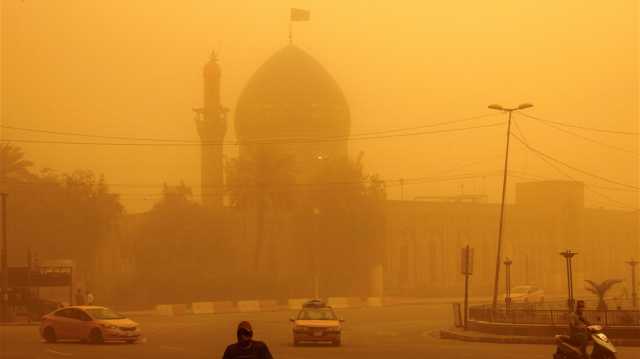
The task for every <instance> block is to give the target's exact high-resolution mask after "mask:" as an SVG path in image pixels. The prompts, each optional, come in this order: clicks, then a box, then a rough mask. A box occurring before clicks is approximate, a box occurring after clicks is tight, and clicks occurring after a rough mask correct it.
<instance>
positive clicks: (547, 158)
mask: <svg viewBox="0 0 640 359" xmlns="http://www.w3.org/2000/svg"><path fill="white" fill-rule="evenodd" d="M512 136H514V138H515V139H517V140H518V141H519V142H520V143H521V144H523V145H524V146H525V147H526V148H528V149H529V150H530V151H532V152H533V153H534V154H536V155H537V156H538V157H539V158H540V159H541V160H543V161H544V162H545V163H546V164H548V165H549V166H550V167H552V168H553V169H555V170H556V171H557V172H558V173H560V174H562V175H563V176H565V177H567V178H569V179H570V180H572V181H574V182H581V183H582V184H583V185H584V187H585V189H587V190H588V191H589V192H591V193H593V194H596V195H598V196H600V197H602V198H605V199H607V200H609V201H610V202H613V203H617V204H618V205H619V206H620V207H621V208H625V209H631V210H637V208H635V207H632V206H629V205H628V204H626V203H624V202H621V201H618V200H616V199H613V198H611V197H609V196H607V195H605V194H603V193H601V192H599V191H596V190H594V189H592V188H590V187H591V185H588V184H586V183H584V182H582V181H578V180H577V179H575V178H574V177H573V176H571V175H570V174H568V173H566V172H565V171H563V170H562V169H560V168H559V167H558V166H557V165H555V164H553V163H551V162H550V159H553V158H552V157H550V156H548V155H545V154H543V153H542V152H540V151H537V150H534V149H533V148H532V147H531V146H530V145H529V144H528V143H527V142H526V141H523V140H522V139H520V138H518V137H517V136H516V135H513V134H512ZM556 161H559V160H556ZM560 163H562V162H560ZM565 166H566V164H565ZM570 168H571V167H570ZM572 169H573V168H572Z"/></svg>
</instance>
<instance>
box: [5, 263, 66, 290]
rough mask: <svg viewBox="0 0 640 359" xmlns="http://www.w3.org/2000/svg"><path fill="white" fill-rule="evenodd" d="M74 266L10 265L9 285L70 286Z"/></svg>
mask: <svg viewBox="0 0 640 359" xmlns="http://www.w3.org/2000/svg"><path fill="white" fill-rule="evenodd" d="M72 274H73V267H68V266H46V267H35V268H29V267H9V287H11V288H19V287H69V286H71V277H72Z"/></svg>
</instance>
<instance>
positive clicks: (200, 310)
mask: <svg viewBox="0 0 640 359" xmlns="http://www.w3.org/2000/svg"><path fill="white" fill-rule="evenodd" d="M191 310H192V311H193V314H213V313H214V312H215V311H214V310H213V302H195V303H192V304H191Z"/></svg>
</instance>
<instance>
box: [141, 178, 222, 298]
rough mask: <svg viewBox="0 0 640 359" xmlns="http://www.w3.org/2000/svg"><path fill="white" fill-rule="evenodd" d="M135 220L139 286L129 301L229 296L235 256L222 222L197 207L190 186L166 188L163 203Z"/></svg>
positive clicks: (215, 215)
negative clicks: (221, 294) (232, 263)
mask: <svg viewBox="0 0 640 359" xmlns="http://www.w3.org/2000/svg"><path fill="white" fill-rule="evenodd" d="M138 222H139V223H138V225H137V229H136V233H135V234H134V238H135V241H136V248H135V256H136V265H137V271H136V276H137V278H136V279H135V281H134V282H135V283H137V286H136V288H135V289H134V290H133V293H129V294H128V296H129V298H132V297H131V296H137V297H138V298H137V299H136V300H137V301H139V302H143V303H161V302H171V303H186V302H190V301H197V300H211V299H215V298H219V296H220V293H225V294H228V293H229V290H228V288H226V287H227V286H228V284H229V280H230V275H231V273H230V272H231V271H230V270H229V268H230V263H231V258H232V257H233V255H232V253H230V248H229V240H228V238H229V235H228V233H226V230H227V227H226V226H225V225H224V222H225V221H224V218H223V217H222V214H221V213H211V212H210V211H208V210H206V209H205V208H204V207H202V206H201V205H200V204H199V203H196V202H195V201H194V200H193V198H192V193H191V189H190V188H188V187H186V186H185V185H184V184H181V185H179V186H177V187H168V186H165V188H164V194H163V197H162V199H161V200H160V201H159V202H158V203H156V204H155V205H154V207H153V208H152V210H151V211H149V212H148V213H145V214H142V215H140V218H139V220H138Z"/></svg>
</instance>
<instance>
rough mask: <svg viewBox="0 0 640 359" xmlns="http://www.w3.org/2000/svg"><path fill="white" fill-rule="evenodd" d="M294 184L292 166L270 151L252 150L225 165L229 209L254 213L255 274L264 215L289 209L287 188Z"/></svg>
mask: <svg viewBox="0 0 640 359" xmlns="http://www.w3.org/2000/svg"><path fill="white" fill-rule="evenodd" d="M294 182H295V177H294V162H293V160H292V158H291V157H290V156H284V155H281V154H280V153H278V152H276V151H274V150H273V148H272V147H256V148H252V149H251V151H248V155H247V156H244V157H240V158H236V159H232V160H230V161H229V162H228V163H227V183H228V185H229V187H228V188H229V194H230V197H231V202H232V205H233V206H236V207H238V208H240V209H243V210H244V211H247V212H248V211H249V210H251V209H253V210H255V213H256V225H257V229H256V237H257V238H256V242H255V243H256V246H255V253H254V258H253V268H254V270H256V271H258V270H259V265H260V260H261V259H262V258H263V256H264V254H263V249H264V246H265V243H264V242H265V230H264V228H265V214H266V212H267V211H272V212H278V211H282V210H286V209H290V208H291V206H292V200H293V196H292V191H291V184H292V183H294Z"/></svg>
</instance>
